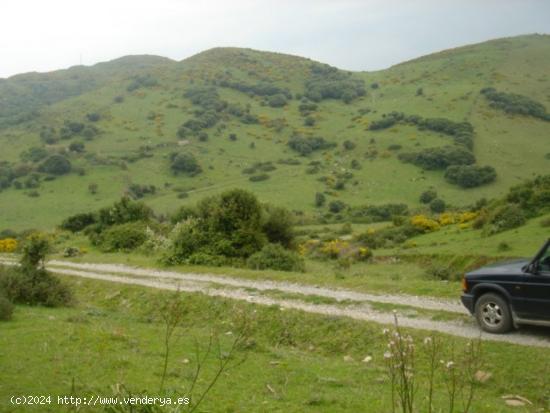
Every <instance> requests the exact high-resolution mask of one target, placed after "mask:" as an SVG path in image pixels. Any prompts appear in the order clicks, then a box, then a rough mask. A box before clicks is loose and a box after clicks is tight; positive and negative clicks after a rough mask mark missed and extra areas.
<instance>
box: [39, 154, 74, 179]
mask: <svg viewBox="0 0 550 413" xmlns="http://www.w3.org/2000/svg"><path fill="white" fill-rule="evenodd" d="M71 169H72V165H71V162H70V161H69V160H68V159H67V158H65V157H64V156H63V155H52V156H50V157H49V158H47V159H46V160H45V161H44V162H43V163H42V164H41V165H40V167H39V170H40V171H41V172H46V173H49V174H53V175H64V174H67V173H69V172H71Z"/></svg>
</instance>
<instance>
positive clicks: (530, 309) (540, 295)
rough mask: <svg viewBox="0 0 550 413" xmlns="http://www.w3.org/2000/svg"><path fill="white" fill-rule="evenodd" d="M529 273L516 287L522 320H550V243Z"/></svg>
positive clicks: (540, 253) (541, 252)
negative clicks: (519, 299)
mask: <svg viewBox="0 0 550 413" xmlns="http://www.w3.org/2000/svg"><path fill="white" fill-rule="evenodd" d="M529 271H530V272H529V273H526V274H525V275H524V276H523V281H522V282H521V284H518V285H517V286H516V291H515V293H516V296H518V298H520V297H521V301H522V303H521V304H519V307H520V308H519V309H518V310H519V311H517V312H518V313H521V317H522V318H531V319H537V320H550V243H548V242H547V243H546V245H545V246H544V248H543V249H542V250H541V251H540V252H539V253H538V254H537V256H536V257H535V260H534V262H533V265H531V266H530V269H529Z"/></svg>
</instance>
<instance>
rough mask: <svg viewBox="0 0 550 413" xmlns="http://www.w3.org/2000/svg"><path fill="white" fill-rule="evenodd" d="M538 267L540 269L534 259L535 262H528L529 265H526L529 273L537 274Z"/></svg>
mask: <svg viewBox="0 0 550 413" xmlns="http://www.w3.org/2000/svg"><path fill="white" fill-rule="evenodd" d="M539 269H540V266H539V262H538V261H535V262H533V263H531V264H529V266H528V267H527V272H528V273H529V274H538V272H539Z"/></svg>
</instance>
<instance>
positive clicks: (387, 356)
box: [384, 351, 392, 359]
mask: <svg viewBox="0 0 550 413" xmlns="http://www.w3.org/2000/svg"><path fill="white" fill-rule="evenodd" d="M384 358H385V359H391V358H392V354H391V353H390V352H389V351H386V352H385V353H384Z"/></svg>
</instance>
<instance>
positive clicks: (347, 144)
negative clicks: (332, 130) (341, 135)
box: [342, 140, 356, 151]
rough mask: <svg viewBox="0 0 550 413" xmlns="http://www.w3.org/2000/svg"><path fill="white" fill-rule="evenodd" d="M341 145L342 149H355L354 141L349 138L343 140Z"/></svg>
mask: <svg viewBox="0 0 550 413" xmlns="http://www.w3.org/2000/svg"><path fill="white" fill-rule="evenodd" d="M342 146H343V147H344V149H345V150H346V151H351V150H353V149H355V146H356V145H355V143H354V142H352V141H350V140H345V141H344V143H343V144H342Z"/></svg>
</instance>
